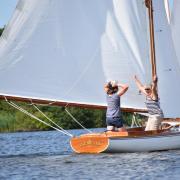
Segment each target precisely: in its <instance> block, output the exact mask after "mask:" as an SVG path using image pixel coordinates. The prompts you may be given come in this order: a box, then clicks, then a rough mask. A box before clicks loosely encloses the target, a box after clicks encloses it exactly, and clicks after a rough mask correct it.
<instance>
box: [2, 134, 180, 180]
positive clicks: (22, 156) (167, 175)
mask: <svg viewBox="0 0 180 180" xmlns="http://www.w3.org/2000/svg"><path fill="white" fill-rule="evenodd" d="M69 132H70V133H72V134H74V135H78V134H80V133H82V130H72V131H69ZM4 179H5V180H6V179H7V180H11V179H12V180H31V179H32V180H36V179H38V180H46V179H50V180H53V179H60V180H61V179H62V180H71V179H73V180H74V179H75V180H76V179H77V180H109V179H123V180H124V179H132V180H134V179H143V180H144V179H145V180H146V179H147V180H149V179H153V180H154V179H163V180H164V179H180V150H176V151H175V150H173V151H172V150H171V151H162V152H151V153H119V154H75V153H73V152H72V150H71V147H70V145H69V137H67V136H66V135H63V134H61V133H59V132H57V131H46V132H22V133H2V134H0V180H4Z"/></svg>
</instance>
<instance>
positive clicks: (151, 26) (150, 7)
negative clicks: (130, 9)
mask: <svg viewBox="0 0 180 180" xmlns="http://www.w3.org/2000/svg"><path fill="white" fill-rule="evenodd" d="M145 5H146V7H147V8H148V14H149V31H150V47H151V50H150V51H151V72H152V79H153V77H154V76H156V75H157V73H156V53H155V40H154V20H153V5H152V0H145Z"/></svg>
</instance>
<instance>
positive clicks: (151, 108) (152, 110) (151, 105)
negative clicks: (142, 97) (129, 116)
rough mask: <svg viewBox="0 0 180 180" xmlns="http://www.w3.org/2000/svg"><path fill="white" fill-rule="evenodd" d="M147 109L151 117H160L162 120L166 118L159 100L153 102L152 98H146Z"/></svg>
mask: <svg viewBox="0 0 180 180" xmlns="http://www.w3.org/2000/svg"><path fill="white" fill-rule="evenodd" d="M145 104H146V107H147V110H148V113H149V114H150V115H159V116H161V117H162V118H163V117H164V114H163V111H162V109H161V108H160V103H159V99H158V100H153V99H152V98H150V97H146V102H145Z"/></svg>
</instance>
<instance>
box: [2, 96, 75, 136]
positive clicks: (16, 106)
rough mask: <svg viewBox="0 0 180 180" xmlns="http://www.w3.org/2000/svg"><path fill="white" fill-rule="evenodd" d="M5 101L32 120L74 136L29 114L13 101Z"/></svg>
mask: <svg viewBox="0 0 180 180" xmlns="http://www.w3.org/2000/svg"><path fill="white" fill-rule="evenodd" d="M5 100H6V102H7V103H8V104H9V105H10V106H12V107H14V108H16V109H18V110H19V111H21V112H23V113H24V114H26V115H28V116H30V117H32V118H34V119H36V120H38V121H40V122H41V123H43V124H45V125H47V126H49V127H51V128H53V129H55V130H57V131H59V132H61V133H63V134H66V135H67V136H70V137H73V135H72V134H70V133H69V132H65V131H64V130H61V129H58V128H56V127H54V126H52V125H50V124H49V123H47V122H45V121H43V120H41V119H39V118H38V117H36V116H34V115H33V114H31V113H29V112H28V111H26V110H25V109H23V108H21V107H19V106H18V105H16V104H15V103H13V102H11V101H10V102H9V101H7V99H6V98H5Z"/></svg>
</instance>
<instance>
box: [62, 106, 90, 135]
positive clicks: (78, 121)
mask: <svg viewBox="0 0 180 180" xmlns="http://www.w3.org/2000/svg"><path fill="white" fill-rule="evenodd" d="M65 111H66V112H67V113H68V114H69V116H70V117H71V118H72V119H73V120H74V121H75V122H76V123H77V124H79V125H80V126H81V127H82V128H83V129H84V130H86V131H88V132H89V133H92V131H90V130H89V129H87V128H85V127H84V126H83V125H82V124H81V123H80V122H79V121H77V120H76V118H75V117H74V116H73V115H72V114H71V113H70V112H69V111H68V110H67V109H66V108H65Z"/></svg>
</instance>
